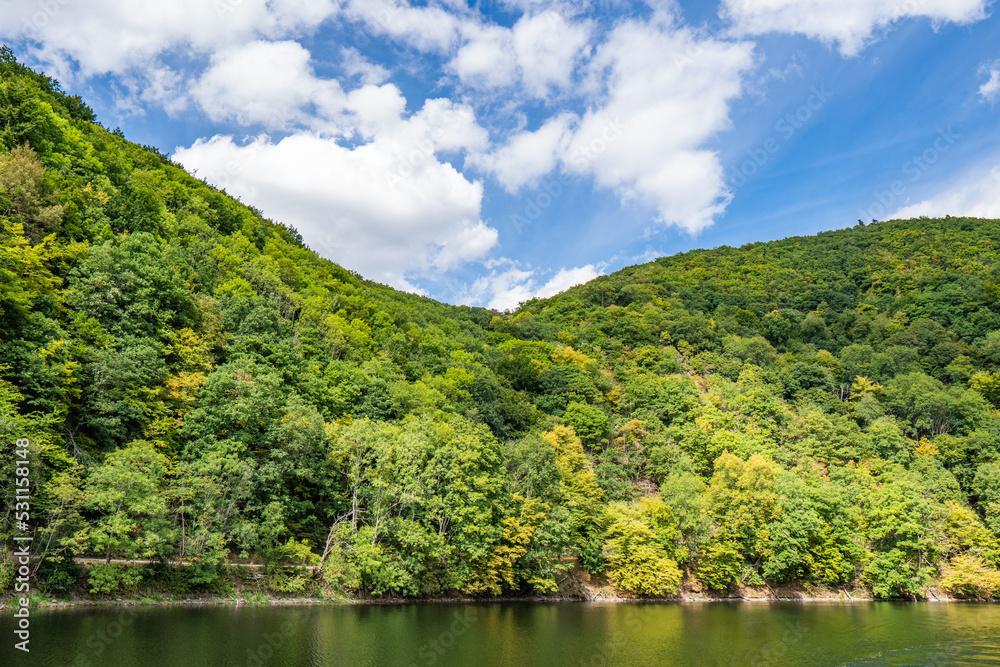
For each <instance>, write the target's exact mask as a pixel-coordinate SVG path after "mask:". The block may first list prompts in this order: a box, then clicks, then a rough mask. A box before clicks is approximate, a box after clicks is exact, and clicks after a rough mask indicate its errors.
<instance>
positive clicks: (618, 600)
mask: <svg viewBox="0 0 1000 667" xmlns="http://www.w3.org/2000/svg"><path fill="white" fill-rule="evenodd" d="M14 602H15V600H14V599H11V600H5V601H3V602H0V612H6V611H7V610H14V609H16V608H17V605H16V604H13V603H14ZM510 602H530V603H539V604H545V603H562V604H566V603H574V604H712V603H719V602H731V603H732V602H738V603H768V604H770V603H776V602H778V603H787V602H798V603H803V604H845V603H846V604H857V603H875V602H914V603H935V602H940V603H966V604H967V603H983V604H995V603H996V602H997V601H996V600H990V599H975V598H952V597H945V596H933V597H924V598H918V599H911V598H887V599H875V598H873V597H859V596H851V597H843V596H841V597H832V596H739V597H732V596H730V597H716V596H691V595H688V596H677V597H662V598H629V597H596V598H584V597H565V596H561V597H533V596H514V597H497V598H474V597H449V598H372V599H364V598H348V599H340V598H281V597H267V598H264V599H262V600H247V599H242V598H225V597H206V598H183V599H177V600H156V599H143V598H125V599H120V600H89V599H84V598H80V599H73V600H50V599H45V600H33V603H32V605H30V608H31V609H35V610H43V609H44V610H57V609H66V610H70V609H83V608H87V607H93V608H98V609H103V608H113V607H207V606H212V607H243V606H247V607H301V606H326V605H366V604H367V605H412V604H476V603H478V604H503V603H510Z"/></svg>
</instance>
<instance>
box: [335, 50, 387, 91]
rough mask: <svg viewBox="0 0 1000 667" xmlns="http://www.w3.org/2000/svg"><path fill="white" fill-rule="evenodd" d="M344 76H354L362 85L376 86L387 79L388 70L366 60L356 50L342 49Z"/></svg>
mask: <svg viewBox="0 0 1000 667" xmlns="http://www.w3.org/2000/svg"><path fill="white" fill-rule="evenodd" d="M340 57H341V58H342V61H343V62H342V65H343V68H344V74H345V75H347V76H356V77H359V78H360V79H361V82H362V83H370V84H374V85H378V84H380V83H383V82H384V81H385V80H386V79H388V78H389V70H388V69H386V68H385V67H382V66H381V65H379V64H377V63H373V62H372V61H371V60H368V59H367V58H365V57H364V56H363V55H361V52H360V51H358V50H357V49H355V48H353V47H351V48H346V47H345V48H342V49H341V50H340Z"/></svg>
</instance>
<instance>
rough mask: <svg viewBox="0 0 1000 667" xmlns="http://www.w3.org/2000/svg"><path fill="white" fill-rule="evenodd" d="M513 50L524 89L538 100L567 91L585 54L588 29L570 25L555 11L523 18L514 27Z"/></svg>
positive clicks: (584, 23)
mask: <svg viewBox="0 0 1000 667" xmlns="http://www.w3.org/2000/svg"><path fill="white" fill-rule="evenodd" d="M512 32H513V40H512V41H513V47H514V52H515V53H516V57H517V64H518V66H519V67H520V70H521V79H522V81H523V83H524V88H525V90H526V91H527V92H528V93H529V94H531V95H533V96H534V97H537V98H545V97H547V96H548V95H549V94H550V92H551V91H553V90H556V91H558V90H564V89H566V88H567V87H568V86H569V85H570V83H571V81H572V76H573V70H574V69H575V68H576V65H577V62H578V61H579V60H580V59H581V57H582V56H584V55H585V53H586V50H587V49H586V47H587V44H588V41H589V39H590V33H591V26H590V24H589V23H587V22H576V23H570V22H568V21H566V19H565V18H563V16H562V15H561V14H559V13H557V12H555V11H552V10H548V11H544V12H541V13H540V14H536V15H534V16H524V17H522V18H521V19H520V20H519V21H518V22H517V23H516V24H515V25H514V28H513V31H512Z"/></svg>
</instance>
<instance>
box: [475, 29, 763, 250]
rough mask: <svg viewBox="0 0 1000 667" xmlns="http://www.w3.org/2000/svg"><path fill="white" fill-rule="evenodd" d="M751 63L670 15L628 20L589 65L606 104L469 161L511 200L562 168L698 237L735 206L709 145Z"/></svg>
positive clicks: (558, 118)
mask: <svg viewBox="0 0 1000 667" xmlns="http://www.w3.org/2000/svg"><path fill="white" fill-rule="evenodd" d="M753 65H754V54H753V45H751V44H748V43H733V42H725V41H720V40H715V39H712V38H709V37H705V36H703V35H700V34H698V33H696V32H694V31H691V30H689V29H686V28H682V27H678V26H677V25H676V24H675V23H674V20H673V19H672V18H671V17H669V16H667V15H661V19H660V20H658V21H653V22H649V23H646V22H642V21H626V22H624V23H621V24H619V25H618V26H617V27H616V28H615V29H614V30H613V31H612V32H611V33H610V35H609V36H608V38H607V41H605V42H604V43H603V44H601V45H600V46H599V47H598V49H597V51H596V53H595V54H594V57H593V58H592V59H591V60H590V61H589V63H588V64H587V79H588V81H587V85H588V87H589V88H590V94H591V97H592V98H593V99H596V100H601V101H602V104H599V105H594V106H592V107H591V108H590V109H588V110H587V111H586V112H585V113H584V114H583V115H582V116H577V115H576V114H573V113H568V112H567V113H561V114H559V115H555V116H552V117H550V118H549V119H548V120H546V121H545V122H544V123H543V124H542V126H541V127H539V128H538V129H536V130H522V131H520V132H518V133H516V134H514V135H512V136H511V137H509V138H508V139H507V141H506V142H505V143H504V145H502V146H501V147H499V148H497V149H495V150H493V151H492V152H491V153H490V154H489V155H478V156H475V157H473V158H472V160H471V163H472V164H475V165H476V166H478V167H480V168H482V169H484V170H486V171H488V172H490V173H492V174H493V175H494V176H495V177H496V178H497V180H498V181H499V182H500V183H501V185H503V186H504V188H505V189H506V190H507V191H508V192H512V193H515V192H517V191H518V190H519V189H520V188H522V187H524V186H526V185H529V184H534V183H536V182H537V181H538V180H539V179H540V178H541V177H542V176H544V175H545V174H547V173H549V172H550V171H551V170H552V169H554V168H556V167H557V166H558V167H559V168H560V169H563V170H565V171H566V172H568V173H572V174H575V175H577V176H589V177H593V179H594V181H595V182H596V184H597V185H598V186H600V187H604V188H609V189H613V190H615V191H616V192H618V194H619V195H620V197H621V198H622V199H623V200H625V201H638V202H640V203H641V204H643V205H646V206H650V207H652V208H654V209H655V210H656V211H657V213H658V220H659V221H660V222H661V223H663V224H667V225H674V226H677V227H680V228H681V229H684V230H686V231H688V232H690V233H692V234H694V233H697V232H699V231H701V230H702V229H704V228H705V227H708V226H709V225H711V224H712V223H713V221H714V218H715V217H716V216H717V215H719V214H721V213H722V212H723V211H724V210H725V208H726V205H727V204H728V202H729V199H730V193H729V192H728V190H727V188H726V185H725V180H724V173H723V169H722V165H721V163H720V162H719V159H718V157H717V155H716V154H715V152H713V151H711V150H708V149H706V148H704V145H705V143H706V142H707V141H708V140H709V139H710V138H711V137H713V136H714V135H715V134H717V133H718V132H720V131H722V130H724V129H727V128H728V127H729V124H730V120H729V103H730V102H731V101H732V100H733V99H734V98H736V97H738V96H739V95H740V93H741V89H742V81H743V76H744V74H745V73H746V72H747V71H748V70H750V69H751V68H752V67H753Z"/></svg>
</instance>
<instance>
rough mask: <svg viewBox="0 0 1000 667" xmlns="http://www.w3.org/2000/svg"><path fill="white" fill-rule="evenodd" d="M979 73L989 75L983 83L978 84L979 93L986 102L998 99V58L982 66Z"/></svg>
mask: <svg viewBox="0 0 1000 667" xmlns="http://www.w3.org/2000/svg"><path fill="white" fill-rule="evenodd" d="M979 73H980V74H982V75H985V76H988V77H989V79H988V80H987V81H986V82H985V83H984V84H983V85H981V86H979V94H980V95H982V96H983V99H985V100H986V101H987V102H996V101H997V100H998V99H1000V60H998V61H997V62H995V63H993V64H992V65H990V66H988V67H987V66H984V67H982V68H981V69H980V70H979Z"/></svg>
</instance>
